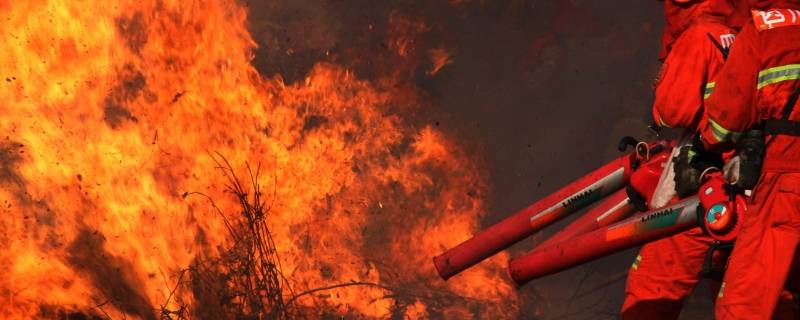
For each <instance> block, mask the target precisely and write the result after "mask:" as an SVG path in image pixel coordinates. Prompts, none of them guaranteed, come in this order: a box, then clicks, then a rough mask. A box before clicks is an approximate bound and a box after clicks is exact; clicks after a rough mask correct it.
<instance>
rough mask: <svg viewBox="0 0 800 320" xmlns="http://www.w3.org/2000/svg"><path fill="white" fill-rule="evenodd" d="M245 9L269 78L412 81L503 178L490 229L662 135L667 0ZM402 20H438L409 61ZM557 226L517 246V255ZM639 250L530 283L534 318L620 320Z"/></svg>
mask: <svg viewBox="0 0 800 320" xmlns="http://www.w3.org/2000/svg"><path fill="white" fill-rule="evenodd" d="M244 3H245V4H246V5H248V6H249V8H250V18H249V24H250V29H251V31H252V33H253V36H254V38H255V40H256V41H257V42H258V44H259V48H258V49H257V51H256V52H255V58H254V64H255V66H256V68H257V69H258V70H259V72H261V73H262V74H263V75H265V76H269V77H272V76H275V75H280V76H281V77H283V79H284V80H285V81H287V82H294V81H301V80H302V79H303V77H304V76H305V74H306V73H307V72H308V70H309V69H310V68H311V67H312V66H313V65H314V64H315V63H317V62H320V61H328V62H334V63H337V64H341V65H344V66H346V67H348V68H349V69H350V70H353V71H354V72H355V73H356V75H358V76H359V77H361V78H364V79H369V80H373V81H375V80H378V79H381V78H383V77H386V76H388V75H390V74H393V73H394V74H398V73H401V74H403V75H405V76H406V78H405V80H407V81H408V82H409V83H410V85H412V86H414V87H416V88H417V89H418V90H420V91H421V92H422V93H423V95H424V97H423V99H422V100H424V101H425V103H426V104H429V105H430V107H431V108H425V110H424V111H420V112H418V113H417V114H416V115H415V116H416V117H417V118H416V119H415V121H418V122H421V123H430V124H435V125H437V126H439V127H440V128H441V129H442V130H444V131H445V132H447V133H448V134H451V135H453V136H456V137H458V140H459V142H460V143H462V144H463V145H464V146H465V147H466V148H467V149H469V150H471V151H475V152H474V153H476V154H480V155H482V159H481V160H482V162H483V163H485V164H486V170H487V171H488V173H489V177H490V183H491V185H492V190H491V194H490V198H489V199H490V209H491V212H492V214H490V215H489V216H488V217H487V219H486V221H484V225H486V226H488V225H490V224H491V223H493V222H496V221H498V220H500V219H502V218H504V217H506V216H507V215H508V214H510V213H512V212H514V211H515V210H518V209H520V208H522V207H524V206H526V205H527V204H529V203H531V202H533V201H534V200H536V199H538V198H540V197H542V196H544V195H546V194H547V193H549V192H552V191H554V190H555V189H557V188H558V187H560V186H562V185H564V184H566V183H568V182H569V181H571V180H573V179H575V178H577V177H579V176H580V175H582V174H583V173H586V172H588V171H590V170H592V169H594V168H596V167H598V166H600V165H601V164H602V163H604V162H606V161H608V160H610V159H612V158H613V157H615V156H617V155H618V153H617V151H616V149H615V145H616V143H617V141H618V139H619V138H620V137H621V136H623V135H633V136H637V137H645V136H647V135H648V132H647V130H646V124H647V123H648V122H649V118H650V116H649V109H650V104H651V103H652V81H653V78H654V77H655V75H656V73H657V69H658V62H657V60H656V59H657V54H658V49H659V47H658V46H659V36H660V32H661V28H662V25H663V13H662V12H661V5H662V4H661V2H658V1H636V0H625V1H614V2H608V1H584V0H573V1H569V0H556V1H533V0H529V1H523V0H496V1H468V0H462V1H444V0H437V1H372V0H330V1H310V0H282V1H270V2H268V3H262V2H257V1H244ZM399 18H402V19H406V20H409V21H412V22H413V21H421V22H423V23H424V24H425V29H424V31H419V32H417V33H414V32H411V33H410V34H409V35H408V37H409V38H410V39H411V40H412V47H413V49H412V52H410V53H409V54H407V55H405V56H400V55H398V54H397V51H396V50H393V47H392V43H389V41H388V39H387V35H390V34H392V32H394V31H393V29H392V28H393V27H396V22H397V19H399ZM390 22H392V23H390ZM393 23H394V24H393ZM436 48H445V49H447V50H449V51H450V52H452V53H453V55H452V60H453V63H452V64H450V65H447V66H445V67H444V68H442V69H441V71H440V72H438V73H436V74H435V75H430V74H429V73H428V71H429V70H430V69H431V66H432V65H431V63H430V61H429V59H427V53H428V52H430V50H432V49H436ZM564 224H565V223H561V224H560V225H559V226H563V225H564ZM553 229H555V228H552V229H551V230H548V231H546V232H545V233H544V234H542V235H538V236H537V237H535V238H536V239H532V240H527V241H524V242H523V243H521V244H518V245H516V246H515V247H513V248H512V249H511V253H512V255H519V254H522V253H523V252H525V251H526V250H529V249H530V248H531V247H532V246H533V245H534V244H535V242H536V241H541V239H542V238H543V237H544V236H546V235H549V234H551V233H552V230H553ZM634 255H635V250H629V251H627V252H623V253H619V254H616V255H613V256H611V257H608V258H605V259H602V260H600V261H597V262H595V263H591V264H588V265H586V266H582V267H578V268H575V269H573V270H571V271H568V272H563V273H561V274H558V275H555V276H551V277H547V278H545V279H542V280H539V281H535V282H533V283H531V284H529V285H527V286H526V287H524V288H523V289H521V294H522V295H523V297H525V300H523V301H524V305H523V309H524V310H523V314H522V317H524V318H533V317H536V318H542V319H557V318H561V319H575V318H577V319H581V318H587V319H588V318H590V319H600V318H612V319H613V318H616V317H617V313H618V310H619V307H620V305H621V302H622V298H623V287H624V273H625V272H626V270H627V268H628V267H629V266H630V262H632V259H633V256H634ZM614 279H620V280H617V281H612V280H614ZM608 283H610V285H608V286H604V285H605V284H608ZM598 287H602V288H603V289H599V290H596V291H594V292H593V293H592V294H587V295H583V296H580V297H578V296H576V295H575V293H576V292H578V291H586V290H589V289H592V288H598ZM708 300H709V299H708V298H707V297H705V296H703V297H698V298H693V299H691V300H690V301H689V304H688V306H687V307H686V308H685V311H684V314H683V315H682V317H683V318H686V319H691V318H693V317H698V318H703V317H709V316H710V313H708V310H709V308H710V302H706V301H708ZM534 309H539V310H540V312H541V313H539V314H537V312H535V311H534ZM535 314H536V315H535Z"/></svg>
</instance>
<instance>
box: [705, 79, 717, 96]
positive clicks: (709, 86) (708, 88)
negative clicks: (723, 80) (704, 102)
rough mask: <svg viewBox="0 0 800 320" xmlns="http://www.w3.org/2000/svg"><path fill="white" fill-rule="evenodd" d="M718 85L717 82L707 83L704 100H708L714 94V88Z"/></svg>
mask: <svg viewBox="0 0 800 320" xmlns="http://www.w3.org/2000/svg"><path fill="white" fill-rule="evenodd" d="M716 85H717V83H716V82H710V83H706V87H705V88H704V89H703V99H708V97H709V96H710V95H711V94H712V93H714V87H715V86H716Z"/></svg>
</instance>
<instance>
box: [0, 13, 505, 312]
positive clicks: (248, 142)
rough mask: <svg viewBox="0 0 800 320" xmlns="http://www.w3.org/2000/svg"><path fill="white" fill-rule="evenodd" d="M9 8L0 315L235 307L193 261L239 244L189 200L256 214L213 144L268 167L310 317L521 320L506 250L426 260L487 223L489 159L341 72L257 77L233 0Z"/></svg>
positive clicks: (279, 243)
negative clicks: (234, 190)
mask: <svg viewBox="0 0 800 320" xmlns="http://www.w3.org/2000/svg"><path fill="white" fill-rule="evenodd" d="M0 19H2V21H3V23H4V27H5V28H4V30H3V32H4V37H3V38H2V40H0V52H2V54H0V75H2V76H3V77H4V78H5V79H4V80H5V81H3V84H2V86H0V101H4V102H5V103H3V104H2V105H0V110H1V112H0V113H1V114H2V115H3V116H2V117H0V130H2V133H3V136H2V137H0V140H1V141H0V199H1V200H2V212H0V214H1V215H2V216H1V217H0V248H2V249H0V266H2V267H3V269H4V272H3V274H2V275H1V276H0V317H2V318H61V317H63V316H64V315H70V314H76V313H78V314H83V315H90V316H98V317H102V318H106V317H108V318H114V319H116V318H128V317H130V318H141V319H154V318H156V317H157V316H159V311H158V310H159V309H160V310H161V312H162V313H161V314H160V316H162V317H164V316H166V317H169V318H172V316H173V315H179V316H181V317H183V316H185V317H189V318H207V317H212V318H230V317H231V316H230V315H226V314H213V313H214V312H215V311H214V310H218V309H214V308H215V307H214V306H215V305H220V304H224V303H234V302H235V301H234V302H231V301H228V302H224V301H218V300H217V301H215V300H213V299H209V297H206V296H204V295H203V294H201V293H202V292H203V290H200V289H198V288H199V287H200V286H202V285H204V284H203V283H201V282H202V279H200V278H198V277H195V276H187V275H185V274H184V273H183V271H185V270H187V269H188V268H191V267H192V266H193V265H196V263H197V261H198V260H199V259H201V258H213V257H219V256H220V255H221V254H223V253H224V252H225V250H226V248H230V247H231V246H232V245H233V244H234V242H235V239H232V238H231V237H230V234H229V232H228V229H226V225H225V221H224V220H223V219H221V218H220V217H219V216H218V215H217V214H216V213H215V210H214V209H213V208H212V206H211V205H210V203H209V201H208V200H207V199H206V198H204V197H200V196H192V195H193V194H195V193H202V194H204V195H206V196H208V198H209V199H213V200H214V202H215V204H216V206H217V207H218V208H219V209H220V210H221V211H222V212H224V213H227V214H229V215H230V214H235V213H236V212H237V210H241V209H240V207H239V204H238V203H237V200H236V199H235V198H233V197H231V195H230V194H229V193H227V192H226V190H225V183H226V181H225V179H224V178H223V177H222V175H221V174H220V171H219V170H217V169H215V162H214V158H213V157H212V156H211V155H210V154H211V153H213V152H218V153H219V154H221V155H224V156H225V157H226V158H227V159H228V161H230V163H231V164H233V167H234V169H235V171H236V172H237V174H239V175H240V176H246V174H245V173H244V170H245V169H244V163H245V162H247V163H250V164H256V163H258V164H261V168H262V172H264V173H262V175H261V176H260V177H259V180H258V182H259V184H260V185H262V186H263V189H264V190H263V193H264V194H265V197H267V198H269V199H267V201H271V202H272V206H271V207H270V209H269V212H267V216H266V217H265V219H266V221H267V224H268V225H269V228H270V230H271V233H272V237H273V239H274V241H275V247H276V248H277V252H278V255H279V258H280V264H281V270H282V273H283V275H284V277H285V280H284V281H285V282H286V283H287V286H286V288H285V290H284V291H283V292H281V293H280V294H281V295H283V296H285V300H287V301H289V300H291V301H293V303H295V304H297V305H298V307H302V308H304V309H305V310H306V311H304V312H305V314H306V315H314V314H316V315H322V314H335V315H342V316H345V315H358V316H361V317H367V318H382V317H386V316H389V315H401V316H404V317H409V318H427V317H431V316H437V315H442V316H445V317H461V316H465V315H473V316H491V317H511V316H513V315H515V314H516V312H517V309H518V297H517V296H516V293H515V292H514V290H513V288H512V287H511V286H510V285H509V283H508V282H507V281H506V280H504V279H503V276H502V274H503V272H504V263H505V261H506V257H505V256H503V255H501V256H498V257H496V258H494V259H492V260H490V261H489V262H486V263H483V264H481V265H480V266H478V267H476V268H475V269H474V270H470V271H468V272H466V273H465V274H464V275H462V276H459V277H458V278H455V279H453V280H451V281H450V282H447V283H445V282H443V281H441V280H439V279H437V276H436V273H435V271H434V269H433V266H432V263H431V261H430V258H431V257H432V256H433V255H435V254H437V253H439V252H441V251H442V250H444V249H445V248H447V247H451V246H453V245H455V244H456V243H458V242H459V241H462V240H465V239H466V238H468V237H469V236H470V235H471V234H472V233H473V232H475V231H476V230H477V229H478V227H479V226H478V218H479V214H480V213H481V212H484V209H485V208H484V202H483V199H484V194H485V193H486V188H487V186H486V183H485V180H486V179H485V177H483V176H482V174H481V173H480V170H479V169H478V167H477V166H476V164H475V163H474V161H473V160H472V159H471V158H470V157H468V156H467V154H466V153H465V152H464V151H462V150H460V149H459V147H458V146H457V145H456V144H454V143H453V142H452V141H450V140H449V139H448V137H447V136H445V135H444V134H443V133H442V132H440V131H437V130H436V129H435V128H432V127H430V126H425V127H422V128H415V127H414V126H411V125H410V124H409V123H408V121H407V119H406V118H404V116H402V115H398V114H393V113H392V112H391V111H390V109H389V108H388V106H389V105H391V104H393V103H397V102H398V100H395V97H394V96H393V94H392V92H391V91H386V90H383V89H378V88H377V87H375V86H373V85H372V84H370V83H369V82H367V81H364V80H359V79H356V78H355V77H354V76H353V75H352V74H351V73H349V72H348V71H347V70H346V69H345V68H343V67H340V66H336V65H329V64H318V65H316V66H315V67H314V68H313V70H312V71H311V72H310V74H309V75H308V77H307V79H306V81H305V82H304V83H299V84H293V85H287V84H284V83H283V81H282V80H280V78H276V79H264V78H262V77H261V76H260V75H259V74H258V73H257V72H256V71H255V69H254V68H253V67H252V65H251V63H250V62H251V60H252V51H253V49H254V47H255V43H254V41H253V40H252V39H251V37H250V35H249V33H248V30H247V29H246V19H247V13H246V10H245V9H244V8H243V7H241V6H239V5H237V4H236V3H235V2H234V1H225V0H216V1H178V0H172V1H168V0H161V1H119V2H116V1H98V2H96V3H87V2H84V1H57V0H52V1H46V0H40V1H14V2H13V3H12V2H5V1H0ZM419 27H420V28H421V26H419ZM411 45H412V44H411V43H408V42H402V41H401V42H398V43H396V44H395V46H394V48H395V49H396V50H397V52H398V54H401V55H402V54H404V53H407V52H409V50H411V49H410V47H409V46H411ZM399 101H402V99H401V100H399ZM354 283H356V284H357V283H363V284H365V285H355V284H354ZM340 284H343V285H340ZM347 284H352V285H347ZM289 288H291V290H289ZM315 289H320V290H318V291H315ZM303 292H306V293H308V294H305V295H302V296H301V295H299V294H300V293H303ZM178 310H183V311H186V312H185V313H178ZM209 310H210V311H209ZM166 311H169V312H167V313H163V312H166ZM170 312H174V313H170ZM209 312H210V313H209ZM176 317H177V316H176Z"/></svg>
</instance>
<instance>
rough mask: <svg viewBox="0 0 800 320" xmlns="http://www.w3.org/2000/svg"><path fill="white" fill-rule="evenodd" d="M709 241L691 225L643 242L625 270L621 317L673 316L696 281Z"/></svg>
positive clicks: (659, 317)
mask: <svg viewBox="0 0 800 320" xmlns="http://www.w3.org/2000/svg"><path fill="white" fill-rule="evenodd" d="M711 243H712V239H711V238H710V237H709V236H707V235H705V234H704V233H703V231H702V230H700V228H695V229H692V230H689V231H686V232H684V233H681V234H678V235H675V236H672V237H669V238H665V239H661V240H658V241H655V242H651V243H648V244H646V245H644V246H643V247H642V249H641V250H640V251H639V256H638V257H637V261H636V262H634V265H633V266H631V269H630V271H629V273H628V280H627V283H626V285H625V302H624V303H623V305H622V318H623V319H677V317H678V314H679V313H680V311H681V305H682V303H683V299H684V298H685V297H686V296H688V295H689V294H691V293H692V290H694V287H695V286H696V285H697V283H698V282H699V281H700V272H701V271H702V269H703V262H704V259H705V256H706V253H707V252H708V249H709V246H710V245H711ZM715 259H724V257H722V256H721V255H718V256H716V257H715ZM718 262H719V261H718ZM720 263H721V262H720ZM712 294H713V293H712Z"/></svg>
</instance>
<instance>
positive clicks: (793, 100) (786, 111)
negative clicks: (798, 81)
mask: <svg viewBox="0 0 800 320" xmlns="http://www.w3.org/2000/svg"><path fill="white" fill-rule="evenodd" d="M798 95H800V88H797V89H794V92H792V95H790V96H789V99H788V100H786V105H785V106H783V117H781V119H782V120H789V116H790V115H792V111H793V110H794V105H795V104H797V96H798Z"/></svg>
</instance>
